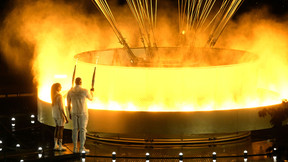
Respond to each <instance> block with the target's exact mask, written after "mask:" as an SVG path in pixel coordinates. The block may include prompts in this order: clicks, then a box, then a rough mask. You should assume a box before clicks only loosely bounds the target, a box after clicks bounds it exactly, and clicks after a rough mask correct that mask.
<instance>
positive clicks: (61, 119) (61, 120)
mask: <svg viewBox="0 0 288 162" xmlns="http://www.w3.org/2000/svg"><path fill="white" fill-rule="evenodd" d="M61 89H62V87H61V84H60V83H54V84H53V85H52V87H51V100H52V118H53V119H54V121H55V124H56V127H55V130H54V150H59V151H65V150H66V149H64V148H63V146H62V142H63V131H64V124H65V123H68V119H67V116H66V113H65V110H64V108H65V105H64V99H63V97H62V95H61V94H60V91H61Z"/></svg>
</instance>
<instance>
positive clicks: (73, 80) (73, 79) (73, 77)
mask: <svg viewBox="0 0 288 162" xmlns="http://www.w3.org/2000/svg"><path fill="white" fill-rule="evenodd" d="M77 61H78V58H77V59H76V63H75V66H74V71H73V76H72V88H73V87H74V82H75V74H76V65H77Z"/></svg>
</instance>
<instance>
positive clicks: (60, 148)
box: [58, 146, 66, 151]
mask: <svg viewBox="0 0 288 162" xmlns="http://www.w3.org/2000/svg"><path fill="white" fill-rule="evenodd" d="M58 151H66V149H65V148H63V147H62V146H59V148H58Z"/></svg>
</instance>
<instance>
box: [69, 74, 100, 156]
mask: <svg viewBox="0 0 288 162" xmlns="http://www.w3.org/2000/svg"><path fill="white" fill-rule="evenodd" d="M75 84H76V86H75V87H73V88H71V89H70V90H69V92H68V95H67V104H68V110H69V117H70V119H72V122H73V130H72V141H73V144H74V148H73V152H74V153H77V152H78V148H77V141H78V134H79V137H80V150H79V152H80V153H83V152H85V153H88V152H89V150H88V149H86V148H85V147H84V144H85V141H86V131H87V130H86V127H87V124H88V107H87V99H89V100H90V101H92V98H93V91H94V90H93V89H91V90H90V92H89V91H88V90H87V89H84V88H82V87H81V85H82V79H81V78H79V77H78V78H76V79H75ZM71 104H72V110H71ZM79 131H80V133H79Z"/></svg>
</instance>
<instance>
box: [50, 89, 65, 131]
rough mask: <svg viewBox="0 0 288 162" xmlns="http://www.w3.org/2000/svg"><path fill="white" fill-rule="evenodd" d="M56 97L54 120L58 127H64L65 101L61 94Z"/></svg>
mask: <svg viewBox="0 0 288 162" xmlns="http://www.w3.org/2000/svg"><path fill="white" fill-rule="evenodd" d="M55 97H56V98H55V103H54V105H53V106H52V118H53V119H54V120H55V123H56V126H64V124H65V115H66V113H65V110H64V108H65V105H64V100H63V97H62V95H61V94H60V93H59V92H57V94H56V95H55Z"/></svg>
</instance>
